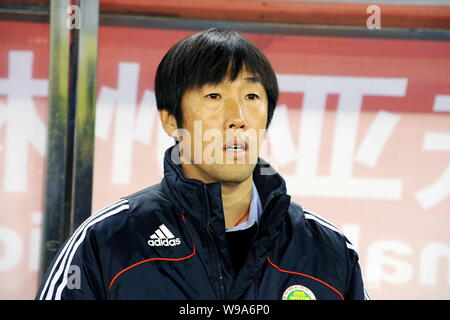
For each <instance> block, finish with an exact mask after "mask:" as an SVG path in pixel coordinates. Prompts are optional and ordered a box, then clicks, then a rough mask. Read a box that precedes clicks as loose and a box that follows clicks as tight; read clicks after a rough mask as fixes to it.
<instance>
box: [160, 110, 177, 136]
mask: <svg viewBox="0 0 450 320" xmlns="http://www.w3.org/2000/svg"><path fill="white" fill-rule="evenodd" d="M158 112H159V118H160V119H161V124H162V127H163V129H164V131H165V132H166V133H167V134H168V135H169V136H171V137H172V138H174V139H177V129H178V126H177V121H176V119H175V116H174V115H173V114H171V113H169V111H167V110H159V111H158Z"/></svg>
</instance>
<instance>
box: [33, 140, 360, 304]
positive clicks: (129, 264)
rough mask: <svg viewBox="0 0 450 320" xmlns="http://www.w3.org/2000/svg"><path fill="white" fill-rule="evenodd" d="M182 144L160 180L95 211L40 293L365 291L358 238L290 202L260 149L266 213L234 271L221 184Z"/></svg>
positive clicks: (215, 295)
mask: <svg viewBox="0 0 450 320" xmlns="http://www.w3.org/2000/svg"><path fill="white" fill-rule="evenodd" d="M176 146H177V145H175V148H176ZM176 150H177V149H174V147H171V148H169V149H168V150H167V151H166V153H165V157H164V178H163V179H162V181H161V183H159V184H157V185H154V186H152V187H149V188H147V189H144V190H142V191H140V192H137V193H135V194H133V195H131V196H128V197H125V198H122V199H121V200H119V201H118V202H116V203H114V204H112V205H110V206H108V207H106V208H105V209H103V210H101V211H99V212H97V213H95V214H93V215H92V216H91V217H90V218H89V219H87V220H86V221H85V222H84V223H83V224H82V225H81V226H80V227H79V228H78V229H77V230H76V231H75V233H74V234H73V235H72V236H71V237H70V238H69V239H68V240H67V241H66V243H65V244H64V246H62V248H61V249H60V250H59V252H58V253H57V255H56V256H55V258H54V260H53V262H52V264H51V265H50V267H49V268H48V270H47V272H46V275H45V276H44V280H43V281H42V283H41V286H40V288H39V291H38V293H37V296H36V298H37V299H258V300H259V299H282V298H289V299H308V298H312V299H314V298H315V299H364V298H365V297H366V298H367V296H366V295H365V290H364V286H363V282H362V277H361V271H360V267H359V264H358V255H357V253H356V252H355V250H353V247H352V246H351V244H350V242H349V241H348V240H347V239H346V238H345V236H344V235H343V234H342V233H340V232H339V231H338V230H337V229H336V228H335V227H333V226H332V225H331V224H329V223H328V222H327V221H325V220H323V219H322V218H320V217H319V216H317V215H314V214H312V213H310V212H307V211H305V210H303V209H302V207H301V206H299V205H298V204H295V203H293V202H291V197H290V196H289V195H287V193H286V186H285V182H284V180H283V178H282V177H281V176H280V175H279V174H278V173H276V172H275V171H274V170H273V168H272V167H270V165H269V164H268V163H266V162H265V161H264V160H262V159H261V158H259V159H258V163H257V165H256V167H255V170H254V172H253V181H254V183H255V185H256V187H257V190H258V193H259V196H260V199H261V203H262V206H263V213H262V216H261V219H260V221H259V223H258V225H257V231H256V235H255V237H254V238H253V241H252V244H251V246H250V249H249V251H248V254H247V257H246V260H245V261H244V264H243V266H242V268H241V269H240V272H239V274H235V271H234V270H233V266H232V263H231V257H230V252H229V247H228V243H227V238H226V232H225V222H224V215H223V210H222V200H221V193H220V184H219V183H208V184H205V183H203V182H201V181H199V180H194V179H187V178H186V177H184V175H183V173H182V170H181V166H180V165H177V164H175V162H173V161H172V159H171V154H172V151H176ZM174 154H175V153H174ZM269 170H272V173H273V174H271V175H268V174H267V172H268V171H269ZM262 173H263V174H262Z"/></svg>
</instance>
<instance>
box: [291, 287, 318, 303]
mask: <svg viewBox="0 0 450 320" xmlns="http://www.w3.org/2000/svg"><path fill="white" fill-rule="evenodd" d="M283 300H316V296H315V295H314V293H313V292H312V291H311V290H309V289H308V288H307V287H304V286H301V285H295V286H290V287H289V288H287V289H286V290H285V291H284V293H283Z"/></svg>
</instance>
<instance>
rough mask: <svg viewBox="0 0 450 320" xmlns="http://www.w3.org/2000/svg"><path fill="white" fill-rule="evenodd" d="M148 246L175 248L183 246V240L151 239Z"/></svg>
mask: <svg viewBox="0 0 450 320" xmlns="http://www.w3.org/2000/svg"><path fill="white" fill-rule="evenodd" d="M147 243H148V245H149V246H151V247H162V246H164V247H169V246H170V247H174V246H178V245H180V244H181V240H180V238H176V239H154V240H152V239H150V240H148V242H147Z"/></svg>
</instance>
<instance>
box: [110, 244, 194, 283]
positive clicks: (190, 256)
mask: <svg viewBox="0 0 450 320" xmlns="http://www.w3.org/2000/svg"><path fill="white" fill-rule="evenodd" d="M192 246H193V247H194V251H192V253H191V254H189V255H187V256H185V257H183V258H151V259H147V260H142V261H139V262H137V263H135V264H133V265H131V266H129V267H126V268H125V269H123V270H121V271H120V272H118V273H117V274H116V275H115V276H114V278H112V280H111V282H110V284H109V290H111V287H112V285H113V284H114V282H115V281H116V280H117V278H118V277H119V276H120V275H121V274H122V273H124V272H125V271H128V270H130V269H131V268H134V267H136V266H138V265H140V264H143V263H146V262H150V261H155V260H163V261H181V260H186V259H189V258H192V257H193V256H194V255H195V254H196V248H195V245H194V244H192Z"/></svg>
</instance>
